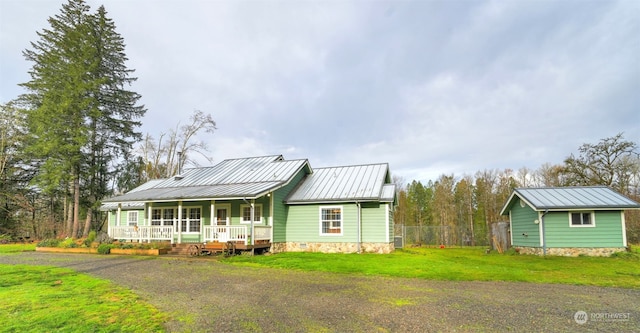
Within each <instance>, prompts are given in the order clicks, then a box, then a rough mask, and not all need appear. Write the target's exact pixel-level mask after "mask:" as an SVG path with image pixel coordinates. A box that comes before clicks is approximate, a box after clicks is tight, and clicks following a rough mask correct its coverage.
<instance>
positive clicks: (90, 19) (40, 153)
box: [21, 0, 146, 236]
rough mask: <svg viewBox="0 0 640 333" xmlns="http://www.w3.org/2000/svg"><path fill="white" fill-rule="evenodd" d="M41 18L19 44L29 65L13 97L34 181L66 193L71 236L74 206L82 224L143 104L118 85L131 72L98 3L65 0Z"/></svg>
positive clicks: (129, 141) (133, 135)
mask: <svg viewBox="0 0 640 333" xmlns="http://www.w3.org/2000/svg"><path fill="white" fill-rule="evenodd" d="M49 24H50V26H51V28H50V29H44V30H43V31H42V32H38V37H39V40H38V41H36V42H32V43H31V49H28V50H25V51H24V56H25V58H26V59H27V60H28V61H31V62H33V67H32V69H31V70H30V71H29V74H30V76H31V81H29V82H27V83H24V84H22V86H23V87H25V88H26V89H27V93H25V94H24V95H22V96H21V99H22V100H23V101H24V102H26V103H27V105H29V109H28V111H27V120H28V125H29V132H30V133H31V135H32V138H33V141H32V143H31V145H30V146H29V148H28V149H29V152H30V153H31V154H32V155H33V156H34V158H36V159H37V160H38V161H39V165H40V169H39V174H38V177H37V178H36V180H37V181H36V183H37V185H38V186H39V187H41V188H42V189H44V190H45V191H47V192H49V193H51V192H54V191H61V190H62V191H65V192H66V193H68V194H72V198H73V199H72V200H71V201H72V202H73V208H71V209H70V210H69V212H71V211H72V212H73V214H68V216H72V223H70V224H69V225H67V226H66V228H65V229H66V232H67V233H68V234H70V235H71V236H77V235H78V231H79V228H80V225H79V218H80V215H79V214H80V211H81V210H82V211H85V212H86V211H87V210H88V216H89V218H88V219H87V220H86V221H87V224H89V222H90V221H91V219H90V217H91V210H92V208H94V207H95V205H96V203H97V202H99V200H100V199H101V198H102V197H103V196H105V195H107V194H108V193H109V185H108V184H109V182H110V181H111V177H113V174H112V172H111V171H112V170H113V169H114V168H115V165H117V164H118V163H120V161H121V159H122V157H123V156H127V155H128V152H129V150H131V148H132V145H133V143H135V142H136V141H138V140H140V138H141V134H140V133H139V132H136V128H137V127H139V125H140V122H139V119H140V118H141V117H142V116H144V113H145V111H146V110H145V109H144V106H140V105H137V102H138V100H139V99H140V95H139V94H137V93H135V92H132V91H129V90H126V89H125V87H127V86H129V85H130V84H131V83H132V82H133V81H135V80H136V79H135V78H132V77H130V75H131V73H132V72H133V71H132V70H129V69H127V67H126V65H125V62H126V60H127V58H126V56H125V54H124V46H125V45H124V41H123V38H122V37H121V36H120V35H119V34H118V33H117V32H116V31H115V24H114V23H113V21H112V20H111V19H109V18H108V17H107V16H106V10H105V9H104V7H100V8H99V9H98V11H97V12H96V13H95V14H91V13H90V8H89V6H88V5H87V4H86V3H85V2H84V0H69V2H68V3H66V4H64V5H63V6H62V10H61V12H60V14H58V15H55V16H54V17H51V18H49ZM81 205H82V206H83V207H82V209H81ZM88 229H89V227H88V225H85V228H84V233H85V234H86V233H88Z"/></svg>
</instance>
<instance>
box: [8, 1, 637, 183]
mask: <svg viewBox="0 0 640 333" xmlns="http://www.w3.org/2000/svg"><path fill="white" fill-rule="evenodd" d="M103 2H104V5H105V7H106V9H107V11H108V13H109V15H110V17H112V18H113V19H114V21H115V23H116V26H117V29H118V31H119V32H120V33H121V34H122V36H123V37H124V38H125V41H126V43H127V55H128V57H129V59H130V61H129V66H130V67H131V68H133V69H135V70H136V72H135V75H136V76H137V77H138V78H139V81H138V82H137V83H136V84H135V86H134V87H133V89H135V90H136V91H138V92H139V93H141V94H142V95H143V103H145V104H146V105H147V107H148V109H149V111H148V113H147V116H146V117H145V119H144V128H143V130H144V131H146V132H150V133H154V134H158V133H160V132H161V131H166V130H167V129H169V128H171V127H173V126H175V123H176V122H177V121H179V120H183V121H186V118H187V117H188V115H189V114H190V113H191V111H192V110H194V109H200V110H203V111H205V112H209V113H211V114H212V115H213V116H214V118H215V119H216V121H217V122H218V127H219V130H218V132H217V133H215V134H214V135H212V136H206V137H203V138H202V139H203V140H206V141H208V142H209V146H210V147H211V148H212V156H213V157H214V159H215V160H216V161H219V160H221V159H224V158H231V157H239V156H247V155H261V154H273V153H282V154H284V155H285V157H287V158H309V159H310V161H311V163H312V165H313V166H316V167H318V166H325V165H345V164H352V163H372V162H389V163H390V164H391V168H392V170H393V172H394V173H396V174H399V175H401V176H403V177H405V179H408V180H411V179H419V180H427V179H434V178H436V177H437V176H438V175H439V174H451V173H454V174H456V175H462V174H464V173H474V172H475V171H478V170H482V169H485V168H501V169H502V168H512V169H517V168H519V167H522V166H526V167H529V168H534V169H535V168H537V167H538V166H540V165H541V164H543V163H546V162H550V163H560V162H561V161H562V159H563V158H564V157H566V156H568V155H569V154H570V153H572V152H575V151H576V150H577V148H578V146H579V145H580V144H582V143H585V142H597V141H598V140H600V139H601V138H605V137H609V136H612V135H615V134H617V133H618V132H625V137H626V138H627V139H629V140H633V141H635V142H640V116H639V113H638V109H639V106H640V97H639V96H640V94H638V93H637V89H638V87H639V86H640V65H639V60H638V59H640V46H639V45H640V39H639V38H640V37H637V35H638V34H637V32H638V31H640V26H639V25H640V23H639V21H640V15H638V14H639V13H640V5H639V4H638V3H637V2H634V1H617V2H608V1H607V2H605V1H593V2H584V1H558V2H546V1H545V2H541V1H464V2H463V1H454V2H448V1H415V2H413V1H407V2H396V1H377V2H361V1H355V2H334V1H309V2H294V1H266V2H244V1H240V2H234V1H216V2H206V1H182V2H175V1H136V2H124V1H103ZM99 3H102V2H97V1H89V4H90V5H91V6H92V8H93V9H96V8H97V7H98V5H99ZM0 6H1V8H0V9H1V11H0V13H1V14H0V15H2V16H1V17H0V18H1V21H0V42H1V43H2V50H1V51H0V52H1V53H0V56H1V62H0V64H1V66H2V67H0V69H1V71H2V73H1V74H2V75H1V80H2V81H1V88H2V89H1V90H0V101H1V102H5V101H7V100H9V99H11V98H13V97H15V96H17V94H19V93H20V90H19V89H17V88H16V87H15V85H16V84H17V83H20V82H24V81H25V80H27V79H28V76H27V75H26V73H27V70H28V68H29V66H30V64H28V63H26V62H25V61H24V60H23V59H22V57H21V51H22V50H23V49H25V48H26V47H28V45H29V44H28V42H29V41H32V40H35V38H36V34H35V32H36V31H39V30H41V29H42V28H44V27H45V26H46V17H47V16H51V15H54V14H56V13H57V12H58V11H59V9H60V7H61V5H60V4H56V3H55V2H42V1H35V0H32V1H29V0H27V1H24V0H21V1H17V0H16V1H13V0H9V1H7V0H4V1H3V2H1V3H0Z"/></svg>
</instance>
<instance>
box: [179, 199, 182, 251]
mask: <svg viewBox="0 0 640 333" xmlns="http://www.w3.org/2000/svg"><path fill="white" fill-rule="evenodd" d="M180 243H182V200H181V201H178V244H180Z"/></svg>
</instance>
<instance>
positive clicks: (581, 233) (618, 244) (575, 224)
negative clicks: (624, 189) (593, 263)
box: [501, 186, 640, 256]
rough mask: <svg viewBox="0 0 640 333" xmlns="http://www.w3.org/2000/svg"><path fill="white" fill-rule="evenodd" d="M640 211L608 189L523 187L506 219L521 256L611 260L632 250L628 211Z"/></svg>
mask: <svg viewBox="0 0 640 333" xmlns="http://www.w3.org/2000/svg"><path fill="white" fill-rule="evenodd" d="M639 208H640V205H639V204H638V203H637V202H634V201H633V200H631V199H629V198H627V197H625V196H623V195H621V194H620V193H617V192H615V191H613V190H611V189H610V188H608V187H605V186H588V187H547V188H517V189H515V190H514V191H513V193H512V194H511V196H510V197H509V199H508V200H507V203H506V204H505V206H504V207H503V209H502V212H501V215H508V216H509V222H510V231H511V244H512V246H513V247H514V248H516V250H517V251H519V252H520V253H524V254H538V255H547V254H549V255H563V256H576V255H581V254H582V255H594V256H607V255H610V254H612V253H615V252H621V251H625V250H626V248H627V237H626V232H625V219H624V211H625V210H629V209H639Z"/></svg>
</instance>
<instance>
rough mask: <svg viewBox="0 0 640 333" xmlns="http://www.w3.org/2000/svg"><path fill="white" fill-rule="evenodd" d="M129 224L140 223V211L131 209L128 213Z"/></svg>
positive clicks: (135, 224)
mask: <svg viewBox="0 0 640 333" xmlns="http://www.w3.org/2000/svg"><path fill="white" fill-rule="evenodd" d="M127 225H128V226H130V227H133V226H137V225H138V211H129V212H128V213H127Z"/></svg>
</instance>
